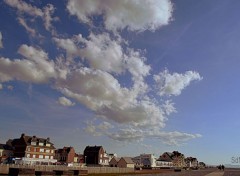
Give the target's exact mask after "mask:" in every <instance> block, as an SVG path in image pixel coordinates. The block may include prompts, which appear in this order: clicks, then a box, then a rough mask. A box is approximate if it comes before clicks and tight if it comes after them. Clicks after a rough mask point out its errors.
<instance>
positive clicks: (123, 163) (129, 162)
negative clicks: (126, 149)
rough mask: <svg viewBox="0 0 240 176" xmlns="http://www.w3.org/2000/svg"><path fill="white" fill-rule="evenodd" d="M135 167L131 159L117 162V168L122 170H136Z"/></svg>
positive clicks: (122, 159) (127, 158)
mask: <svg viewBox="0 0 240 176" xmlns="http://www.w3.org/2000/svg"><path fill="white" fill-rule="evenodd" d="M134 166H135V165H134V162H133V160H132V158H130V157H122V158H121V159H120V160H119V161H118V162H117V167H120V168H134Z"/></svg>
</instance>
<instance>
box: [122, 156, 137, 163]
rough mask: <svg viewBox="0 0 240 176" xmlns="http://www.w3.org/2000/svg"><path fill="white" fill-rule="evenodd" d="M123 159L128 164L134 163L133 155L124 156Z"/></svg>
mask: <svg viewBox="0 0 240 176" xmlns="http://www.w3.org/2000/svg"><path fill="white" fill-rule="evenodd" d="M121 159H123V160H124V161H125V162H126V163H127V164H134V162H133V160H132V158H131V157H122V158H121Z"/></svg>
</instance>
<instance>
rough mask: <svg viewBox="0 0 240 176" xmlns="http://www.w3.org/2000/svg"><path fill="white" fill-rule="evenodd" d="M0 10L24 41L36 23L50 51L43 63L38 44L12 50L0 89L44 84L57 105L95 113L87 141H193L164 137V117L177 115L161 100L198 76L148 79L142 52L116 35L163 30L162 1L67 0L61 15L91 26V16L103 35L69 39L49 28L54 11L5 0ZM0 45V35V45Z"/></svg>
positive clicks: (166, 6) (0, 66)
mask: <svg viewBox="0 0 240 176" xmlns="http://www.w3.org/2000/svg"><path fill="white" fill-rule="evenodd" d="M5 3H6V4H8V5H9V6H10V7H12V8H15V9H17V11H18V17H17V19H18V22H19V23H20V24H21V25H22V26H23V27H24V28H25V29H26V31H27V32H28V34H30V35H31V36H36V33H38V31H36V30H35V29H34V28H32V25H31V23H33V22H34V20H35V18H40V19H42V20H40V21H41V22H42V25H43V26H44V28H45V29H46V30H47V31H49V32H50V33H48V34H50V35H51V37H52V38H51V41H52V44H53V45H54V47H56V48H58V50H56V53H57V54H56V55H55V56H52V55H51V56H52V57H53V58H50V57H49V55H50V54H48V52H49V53H51V52H50V51H45V50H43V49H42V48H41V47H40V46H39V45H38V44H34V45H33V46H31V45H26V44H22V45H20V47H19V49H18V51H17V53H18V54H19V58H17V59H13V58H8V57H3V56H1V57H0V83H1V82H7V81H14V80H18V81H24V82H27V83H35V84H49V85H50V86H51V87H52V88H53V89H55V90H57V91H59V92H60V93H62V95H63V96H62V97H60V98H59V99H58V103H59V104H60V105H63V106H73V105H75V103H74V102H72V101H71V100H73V101H75V102H76V103H80V104H81V105H84V106H85V107H87V108H88V109H89V110H90V111H92V112H93V113H95V116H96V118H97V119H98V120H99V121H101V122H99V121H98V123H96V122H91V121H90V122H88V123H87V126H86V128H85V131H86V132H88V133H90V134H92V135H94V136H99V135H105V136H108V137H109V138H111V139H113V140H117V141H127V142H133V141H142V140H144V139H145V138H153V139H159V140H161V141H163V142H164V143H166V144H169V145H179V144H180V143H183V142H185V141H187V140H190V139H194V138H198V137H200V135H198V134H189V133H182V132H177V131H174V132H164V131H163V128H164V127H165V125H166V122H167V120H168V118H169V115H171V114H172V113H176V112H177V111H176V109H175V107H174V103H173V102H172V101H171V99H168V98H169V97H168V98H166V97H164V100H162V99H161V96H164V95H175V96H177V95H180V94H181V92H182V90H183V89H185V88H186V87H187V86H188V85H189V84H190V83H191V82H192V81H194V80H201V79H202V78H201V76H200V74H199V73H197V72H195V71H187V72H185V73H184V74H181V73H173V74H170V73H169V71H168V70H165V71H163V72H160V73H159V74H157V75H152V73H151V65H150V64H149V63H148V58H147V57H146V56H145V51H142V50H139V49H135V48H131V47H130V46H129V44H128V41H127V40H126V39H124V38H123V37H122V36H121V30H123V29H127V30H128V32H129V31H131V32H136V31H137V32H138V31H141V32H143V31H145V30H151V31H155V30H157V29H158V28H160V27H161V26H163V25H167V24H168V23H169V22H170V21H171V18H172V11H173V4H172V3H171V1H170V0H159V1H153V0H139V1H135V0H126V1H114V2H112V1H110V0H100V1H94V0H82V1H75V0H69V1H68V2H67V4H66V5H67V6H66V8H67V10H68V12H69V13H70V14H71V15H76V16H77V18H78V19H79V21H80V22H83V23H88V24H89V26H94V25H96V24H95V23H96V21H94V19H95V18H94V17H96V16H98V17H102V18H100V19H102V20H103V23H104V27H105V30H103V31H104V32H101V30H100V31H98V32H96V31H94V30H92V29H91V27H89V33H88V34H82V33H80V32H79V33H77V34H75V35H72V36H71V35H65V34H60V35H57V34H58V31H57V29H56V28H55V26H54V23H53V22H54V21H57V20H59V19H58V18H57V17H53V15H54V12H55V7H54V6H53V5H52V4H48V5H46V6H45V7H43V8H42V9H40V8H37V7H35V6H33V5H31V4H30V3H26V2H24V1H22V0H5ZM143 12H144V13H143ZM25 15H28V16H30V17H31V18H25ZM94 27H99V26H94ZM100 27H102V26H100ZM127 30H126V31H127ZM116 31H117V32H116ZM0 34H1V33H0ZM1 39H2V38H1V35H0V42H1ZM45 40H47V38H45ZM0 44H1V43H0ZM0 46H1V45H0ZM54 49H55V48H54ZM54 51H55V50H54ZM51 54H52V53H51ZM147 79H151V80H152V79H153V80H154V81H155V83H156V85H151V84H150V83H149V80H147ZM0 85H1V84H0ZM155 88H157V91H156V89H155ZM159 96H160V97H159ZM153 97H155V98H153ZM70 99H71V100H70ZM156 129H157V130H156Z"/></svg>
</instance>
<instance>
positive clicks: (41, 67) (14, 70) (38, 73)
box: [0, 45, 57, 83]
mask: <svg viewBox="0 0 240 176" xmlns="http://www.w3.org/2000/svg"><path fill="white" fill-rule="evenodd" d="M18 53H19V54H21V55H22V56H24V57H25V59H15V60H11V59H9V58H4V57H1V58H0V81H10V80H14V79H16V80H21V81H26V82H33V83H46V82H48V81H49V79H51V78H55V77H56V76H57V73H56V70H55V68H54V62H53V61H50V60H49V59H48V55H47V53H46V52H44V51H43V50H41V49H36V48H34V47H31V46H27V45H21V46H20V48H19V50H18Z"/></svg>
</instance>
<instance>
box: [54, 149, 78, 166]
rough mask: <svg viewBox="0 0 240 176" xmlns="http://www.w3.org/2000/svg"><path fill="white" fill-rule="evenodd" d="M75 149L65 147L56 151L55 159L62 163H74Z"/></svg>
mask: <svg viewBox="0 0 240 176" xmlns="http://www.w3.org/2000/svg"><path fill="white" fill-rule="evenodd" d="M74 157H75V150H74V148H73V147H63V148H62V149H58V150H56V151H55V159H57V161H58V162H61V163H73V162H74Z"/></svg>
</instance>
